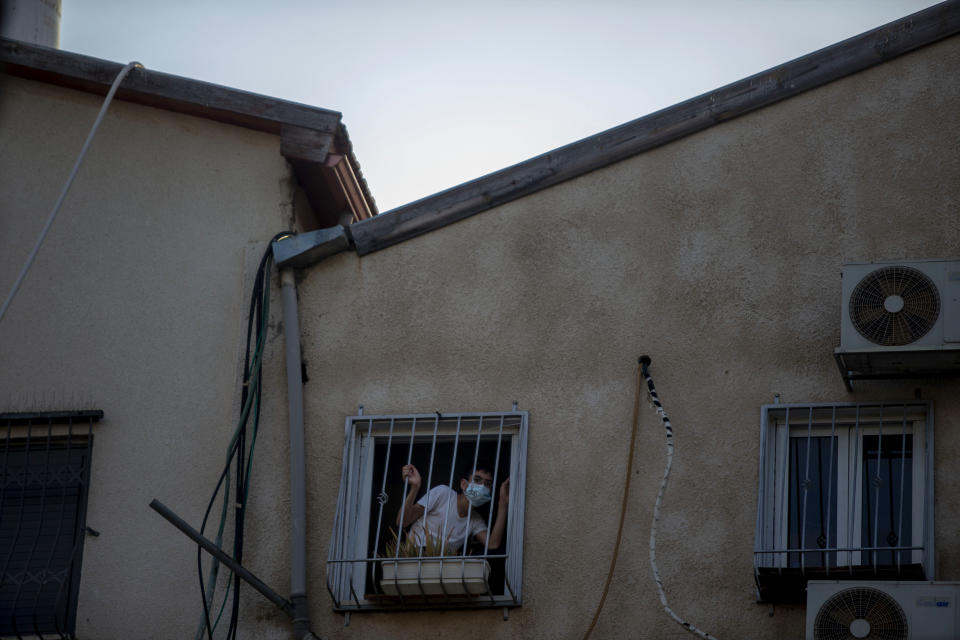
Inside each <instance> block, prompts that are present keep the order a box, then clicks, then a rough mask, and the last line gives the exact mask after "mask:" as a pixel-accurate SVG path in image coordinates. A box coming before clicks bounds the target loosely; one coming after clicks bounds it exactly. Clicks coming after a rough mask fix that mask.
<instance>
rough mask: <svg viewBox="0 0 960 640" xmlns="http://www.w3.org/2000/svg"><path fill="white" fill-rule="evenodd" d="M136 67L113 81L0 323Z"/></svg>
mask: <svg viewBox="0 0 960 640" xmlns="http://www.w3.org/2000/svg"><path fill="white" fill-rule="evenodd" d="M134 67H139V68H141V69H142V68H143V65H142V64H140V63H139V62H129V63H127V65H126V66H125V67H124V68H123V69H121V70H120V73H118V74H117V77H116V79H115V80H114V81H113V85H112V86H111V87H110V91H108V92H107V97H106V98H105V99H104V101H103V106H102V107H100V113H98V114H97V119H96V120H94V122H93V127H92V128H91V129H90V133H89V134H88V135H87V141H86V142H84V143H83V147H82V148H81V149H80V155H79V156H77V161H76V163H75V164H74V165H73V171H71V172H70V177H68V178H67V182H66V184H64V185H63V190H62V191H61V192H60V197H59V198H57V203H56V204H55V205H53V211H51V212H50V216H49V217H48V218H47V223H46V224H45V225H44V226H43V231H41V232H40V237H39V238H38V239H37V244H36V245H35V246H34V247H33V251H31V252H30V255H29V256H28V257H27V262H26V263H25V264H24V265H23V269H22V270H21V271H20V275H19V276H18V277H17V281H16V282H14V283H13V288H12V289H11V290H10V294H9V295H8V296H7V299H6V300H5V301H4V303H3V307H0V322H2V321H3V316H4V314H6V312H7V308H8V307H9V306H10V303H11V302H13V297H14V296H15V295H17V290H18V289H19V288H20V285H21V284H22V283H23V279H24V278H26V277H27V271H29V270H30V266H31V265H32V264H33V260H34V258H36V257H37V253H39V252H40V246H41V245H42V244H43V241H44V239H45V238H46V237H47V232H49V231H50V227H51V226H52V225H53V221H54V219H55V218H56V217H57V213H59V211H60V206H61V205H62V204H63V200H64V198H66V197H67V191H69V190H70V186H71V185H72V184H73V179H74V178H76V177H77V171H79V169H80V163H82V162H83V157H84V156H85V155H86V154H87V148H88V147H89V146H90V143H91V142H92V141H93V136H94V135H95V134H96V133H97V128H98V127H99V126H100V121H101V120H103V116H104V115H105V114H106V113H107V107H109V106H110V102H111V101H112V100H113V95H114V94H115V93H116V92H117V89H118V88H119V87H120V83H121V82H123V79H124V78H125V77H126V76H127V74H128V73H130V70H131V69H133V68H134Z"/></svg>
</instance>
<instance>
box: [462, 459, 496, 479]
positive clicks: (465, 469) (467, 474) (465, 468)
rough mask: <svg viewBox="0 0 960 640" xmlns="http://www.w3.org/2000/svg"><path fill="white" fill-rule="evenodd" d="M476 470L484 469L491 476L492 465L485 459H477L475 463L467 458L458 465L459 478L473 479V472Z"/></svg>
mask: <svg viewBox="0 0 960 640" xmlns="http://www.w3.org/2000/svg"><path fill="white" fill-rule="evenodd" d="M477 471H486V472H487V473H489V474H490V477H493V466H491V465H489V464H487V461H486V460H477V464H473V461H472V460H468V461H467V462H464V463H462V464H461V465H460V478H461V479H464V480H468V481H473V474H474V473H476V472H477Z"/></svg>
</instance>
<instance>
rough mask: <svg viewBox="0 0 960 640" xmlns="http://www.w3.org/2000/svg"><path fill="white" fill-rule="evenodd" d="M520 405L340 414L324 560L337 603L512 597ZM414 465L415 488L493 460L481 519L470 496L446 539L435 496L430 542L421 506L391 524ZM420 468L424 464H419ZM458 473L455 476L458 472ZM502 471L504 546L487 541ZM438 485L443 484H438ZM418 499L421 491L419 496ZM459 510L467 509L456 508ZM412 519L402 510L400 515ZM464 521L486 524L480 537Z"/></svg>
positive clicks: (479, 601) (517, 550)
mask: <svg viewBox="0 0 960 640" xmlns="http://www.w3.org/2000/svg"><path fill="white" fill-rule="evenodd" d="M526 431H527V413H526V412H522V411H516V410H515V409H514V410H513V411H509V412H489V413H456V414H446V413H440V412H435V413H433V414H410V415H383V416H364V415H362V413H361V414H359V415H357V416H352V417H350V418H348V419H347V421H346V426H345V435H344V448H343V471H342V474H341V481H340V491H339V495H338V500H337V512H336V516H335V519H334V527H333V536H332V539H331V545H330V551H329V554H328V560H327V587H328V590H329V592H330V595H331V597H332V598H333V601H334V608H335V609H337V610H339V611H360V610H383V609H398V608H415V609H423V608H430V609H434V608H478V607H512V606H519V605H520V603H521V596H520V579H521V574H520V567H521V562H522V546H523V493H524V485H525V470H524V460H525V458H526ZM411 464H412V465H414V466H415V467H417V469H418V470H422V471H420V476H421V481H422V486H421V488H420V490H421V491H427V492H431V491H436V492H439V493H438V495H440V494H448V495H445V496H444V497H443V500H453V499H455V498H454V497H453V496H454V494H453V493H452V492H453V491H455V490H456V489H458V488H459V486H460V479H461V477H462V476H464V475H465V474H472V473H473V470H475V469H477V468H478V466H480V467H490V469H489V471H490V474H491V476H492V493H493V501H492V502H491V503H490V505H489V507H488V513H487V514H486V515H485V516H484V517H483V518H482V525H480V524H479V523H478V514H476V513H475V509H474V507H473V506H472V505H470V504H469V503H467V505H468V506H467V508H466V511H467V513H466V516H465V523H466V525H467V526H466V529H465V532H464V535H463V539H462V540H460V539H458V540H456V541H455V542H456V544H454V545H453V548H451V547H450V546H449V543H448V539H449V535H450V532H451V529H452V522H451V521H450V508H448V506H449V505H448V503H447V502H445V501H444V502H442V504H443V507H442V520H441V521H440V522H441V523H440V524H439V529H440V531H439V535H437V536H435V543H433V544H432V543H430V542H428V541H427V540H424V539H423V538H424V537H425V536H424V535H423V533H424V532H426V533H427V535H430V533H431V532H429V528H428V527H426V520H425V518H426V517H427V516H430V517H431V518H433V520H434V521H436V520H437V519H438V518H439V515H440V514H439V513H436V514H428V513H425V514H424V516H422V517H421V518H420V519H419V521H418V522H414V523H413V524H412V525H410V528H411V529H417V531H418V532H419V535H413V534H411V532H409V531H405V530H404V528H402V527H401V528H398V529H397V530H392V527H391V526H390V525H389V523H390V522H391V521H392V520H393V518H394V516H395V517H396V521H397V522H399V523H402V522H404V520H405V518H406V516H407V514H406V513H405V511H406V509H407V505H406V501H405V500H404V498H405V497H406V496H407V493H408V491H409V490H410V484H409V482H410V481H409V478H408V477H405V476H402V475H401V469H402V468H403V467H404V466H405V465H411ZM423 471H425V473H423ZM458 472H460V473H459V475H458ZM507 477H509V485H508V487H509V499H508V502H509V506H508V507H506V508H507V512H506V517H507V520H506V531H505V534H504V539H503V542H502V544H501V548H498V549H491V548H490V533H491V532H492V531H493V530H494V529H493V528H494V518H495V513H496V511H497V509H499V508H500V505H499V501H500V498H499V496H498V495H497V494H498V488H499V487H500V486H501V485H502V484H503V482H504V479H505V478H507ZM444 487H445V488H444ZM425 499H426V496H424V498H421V500H425ZM458 516H459V517H460V518H464V514H461V513H459V512H458ZM406 519H407V520H409V518H406ZM471 527H477V528H478V530H479V529H480V528H482V529H485V531H486V532H487V535H486V536H485V537H484V539H483V540H484V541H483V544H479V545H476V544H475V545H471V538H472V537H473V536H472V535H471V531H473V530H474V529H472V528H471Z"/></svg>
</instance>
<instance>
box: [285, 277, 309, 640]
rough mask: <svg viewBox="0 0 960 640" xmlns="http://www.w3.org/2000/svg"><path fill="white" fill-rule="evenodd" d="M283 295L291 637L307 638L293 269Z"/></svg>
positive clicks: (303, 480) (304, 511)
mask: <svg viewBox="0 0 960 640" xmlns="http://www.w3.org/2000/svg"><path fill="white" fill-rule="evenodd" d="M280 283H281V286H282V296H283V341H284V352H285V356H286V361H287V409H288V412H289V416H290V511H291V526H292V530H291V532H290V602H291V603H292V604H293V637H294V640H303V638H309V637H310V636H311V635H312V634H311V633H310V612H309V610H308V608H307V489H306V471H305V469H306V464H305V462H304V451H303V449H304V437H303V378H302V376H301V368H300V366H301V365H300V362H301V358H300V323H299V320H298V317H297V285H296V283H295V282H294V278H293V269H290V268H287V269H282V270H281V271H280Z"/></svg>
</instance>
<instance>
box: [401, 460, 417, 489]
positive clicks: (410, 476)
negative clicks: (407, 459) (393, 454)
mask: <svg viewBox="0 0 960 640" xmlns="http://www.w3.org/2000/svg"><path fill="white" fill-rule="evenodd" d="M401 472H402V474H403V478H404V479H405V480H407V482H408V483H409V485H410V488H411V489H418V488H420V482H421V480H420V472H419V471H417V468H416V467H415V466H413V465H412V464H406V465H403V469H401Z"/></svg>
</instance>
